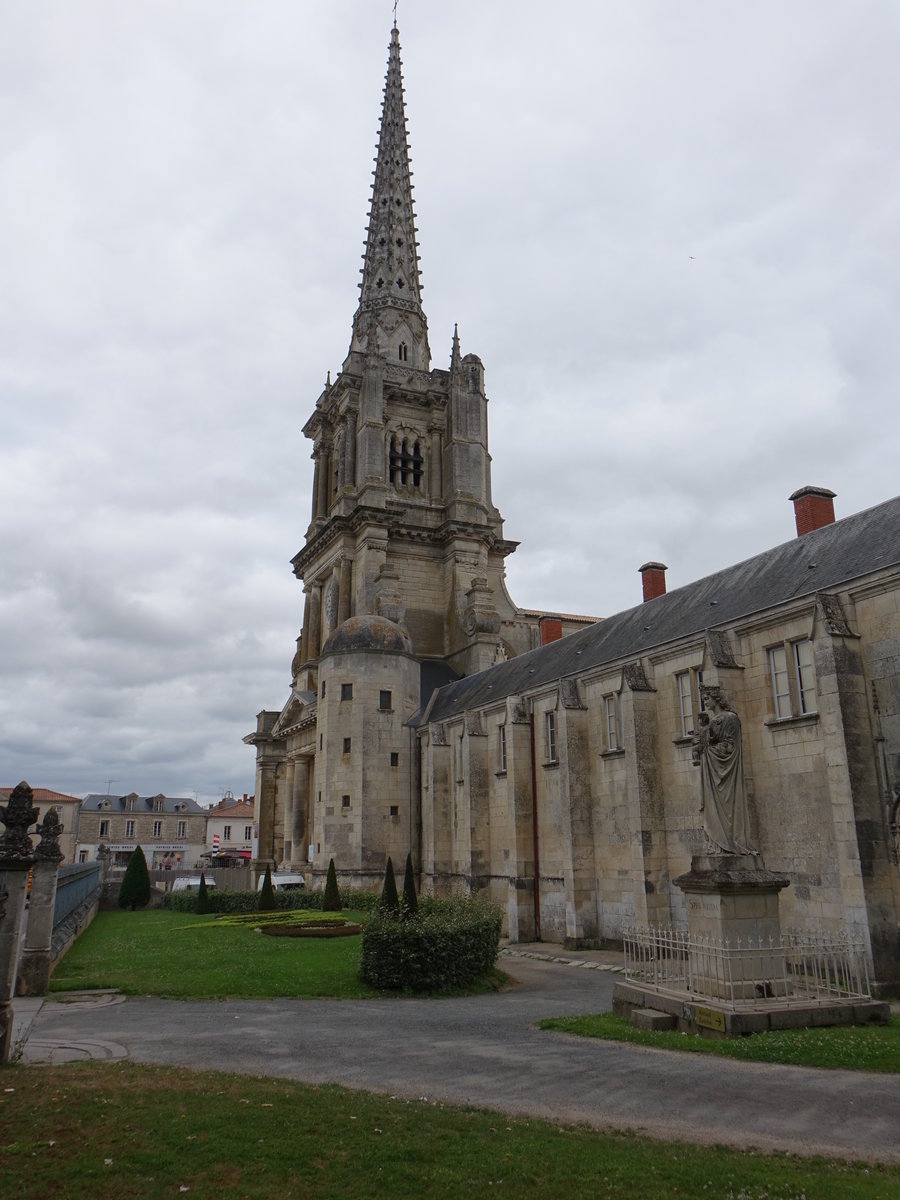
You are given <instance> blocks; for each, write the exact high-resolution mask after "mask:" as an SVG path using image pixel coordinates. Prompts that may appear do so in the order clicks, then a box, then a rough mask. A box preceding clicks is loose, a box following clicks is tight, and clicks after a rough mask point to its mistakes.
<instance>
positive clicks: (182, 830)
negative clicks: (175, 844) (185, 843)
mask: <svg viewBox="0 0 900 1200" xmlns="http://www.w3.org/2000/svg"><path fill="white" fill-rule="evenodd" d="M177 836H178V837H180V838H183V837H187V821H179V822H178V834H177Z"/></svg>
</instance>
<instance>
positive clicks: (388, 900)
mask: <svg viewBox="0 0 900 1200" xmlns="http://www.w3.org/2000/svg"><path fill="white" fill-rule="evenodd" d="M378 907H379V909H380V910H381V912H384V913H395V914H396V913H399V912H400V897H399V896H398V895H397V880H396V879H395V878H394V864H393V863H392V862H391V859H390V856H388V860H387V866H386V867H385V869H384V887H382V889H381V900H380V901H379V904H378Z"/></svg>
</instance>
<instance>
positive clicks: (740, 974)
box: [624, 927, 871, 1009]
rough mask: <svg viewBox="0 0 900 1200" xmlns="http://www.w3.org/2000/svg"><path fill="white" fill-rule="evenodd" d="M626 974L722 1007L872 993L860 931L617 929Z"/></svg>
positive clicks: (649, 985) (807, 1001)
mask: <svg viewBox="0 0 900 1200" xmlns="http://www.w3.org/2000/svg"><path fill="white" fill-rule="evenodd" d="M624 945H625V978H626V979H628V980H630V981H632V982H633V983H637V984H640V985H641V987H644V988H648V989H650V990H651V991H655V992H659V993H665V994H669V995H673V996H681V997H684V998H686V999H692V1000H700V999H705V1000H711V1001H715V1002H716V1003H717V1004H719V1005H724V1006H725V1007H726V1008H731V1009H738V1008H750V1007H753V1008H756V1007H759V1006H760V1005H761V1004H762V1005H772V1006H777V1005H791V1004H804V1005H809V1004H830V1003H834V1002H835V1001H839V1000H844V1001H846V1000H869V999H871V984H870V979H869V967H868V953H867V947H866V944H865V942H864V940H863V939H862V938H852V937H850V936H843V937H832V938H829V937H825V936H815V935H809V934H801V933H788V934H786V935H783V936H782V937H781V938H780V939H778V940H776V939H774V938H769V939H765V938H759V939H753V938H748V939H740V938H739V939H737V940H736V941H735V942H730V941H728V940H727V939H726V940H724V941H722V940H720V939H718V938H715V937H713V936H708V937H703V936H691V935H690V934H689V933H688V932H687V931H686V930H681V929H666V928H640V927H637V928H633V929H630V930H628V931H627V932H626V933H625V936H624Z"/></svg>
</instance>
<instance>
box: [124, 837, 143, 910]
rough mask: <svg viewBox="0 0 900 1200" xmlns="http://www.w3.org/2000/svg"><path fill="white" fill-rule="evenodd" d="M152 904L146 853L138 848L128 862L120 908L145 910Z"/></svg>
mask: <svg viewBox="0 0 900 1200" xmlns="http://www.w3.org/2000/svg"><path fill="white" fill-rule="evenodd" d="M149 903H150V872H149V871H148V870H147V860H146V858H144V852H143V850H142V849H141V848H140V846H138V847H137V848H136V849H135V852H134V854H132V856H131V858H129V860H128V866H127V867H126V868H125V874H124V876H123V877H122V885H121V887H120V888H119V908H130V909H131V910H132V911H134V909H136V908H143V907H144V905H145V904H149Z"/></svg>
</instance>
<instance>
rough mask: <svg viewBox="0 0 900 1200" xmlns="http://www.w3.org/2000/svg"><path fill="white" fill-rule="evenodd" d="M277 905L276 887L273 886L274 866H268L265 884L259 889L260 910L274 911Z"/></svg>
mask: <svg viewBox="0 0 900 1200" xmlns="http://www.w3.org/2000/svg"><path fill="white" fill-rule="evenodd" d="M275 908H276V905H275V889H274V888H273V887H272V868H271V867H269V866H266V876H265V879H263V885H262V887H261V888H260V889H259V911H260V912H274V911H275Z"/></svg>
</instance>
